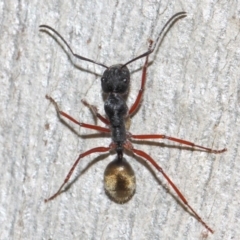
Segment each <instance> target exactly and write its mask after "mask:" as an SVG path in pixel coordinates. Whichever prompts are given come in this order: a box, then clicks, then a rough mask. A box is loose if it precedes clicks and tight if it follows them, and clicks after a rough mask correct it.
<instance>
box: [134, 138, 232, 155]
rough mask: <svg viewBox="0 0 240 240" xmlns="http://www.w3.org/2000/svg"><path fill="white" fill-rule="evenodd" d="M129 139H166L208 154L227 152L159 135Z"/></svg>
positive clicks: (224, 149)
mask: <svg viewBox="0 0 240 240" xmlns="http://www.w3.org/2000/svg"><path fill="white" fill-rule="evenodd" d="M130 138H134V139H159V138H161V139H168V140H170V141H173V142H178V143H180V144H185V145H188V146H191V147H194V148H200V149H204V150H205V151H206V152H210V153H223V152H225V151H227V149H226V148H223V149H221V150H215V149H211V148H207V147H203V146H199V145H196V144H195V143H192V142H189V141H186V140H184V139H179V138H174V137H170V136H166V135H159V134H150V135H130Z"/></svg>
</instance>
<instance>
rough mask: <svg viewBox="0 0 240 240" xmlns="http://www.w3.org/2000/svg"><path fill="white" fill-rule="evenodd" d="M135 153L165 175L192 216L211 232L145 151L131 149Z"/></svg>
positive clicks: (164, 174)
mask: <svg viewBox="0 0 240 240" xmlns="http://www.w3.org/2000/svg"><path fill="white" fill-rule="evenodd" d="M131 150H132V151H133V152H134V153H135V154H137V155H139V156H141V157H143V158H144V159H146V160H147V161H149V162H150V163H151V164H152V165H153V166H154V167H155V168H156V169H157V170H158V171H159V172H160V173H162V175H163V176H164V177H165V179H166V180H167V181H168V183H169V184H170V185H171V186H172V188H173V189H174V191H175V192H176V193H177V195H178V197H179V198H180V199H181V200H182V201H183V203H184V204H185V205H186V206H187V207H188V208H189V209H190V210H191V211H192V213H193V214H194V216H195V217H196V218H197V220H198V221H199V222H200V223H202V224H203V226H204V227H205V228H206V229H208V230H209V231H210V232H211V233H213V230H212V229H211V228H210V227H209V226H208V225H207V224H206V223H205V222H204V221H203V220H202V218H201V217H200V216H199V215H198V214H197V213H196V212H195V211H194V210H193V208H192V207H191V206H190V205H189V204H188V202H187V200H186V199H185V197H184V196H183V194H182V193H181V192H180V190H179V189H178V188H177V186H176V185H175V184H174V183H173V182H172V180H171V179H170V178H169V177H168V176H167V174H166V173H165V172H164V171H163V170H162V168H161V167H160V166H159V165H158V164H157V163H156V162H155V161H154V160H153V159H152V158H151V157H150V156H149V155H148V154H147V153H145V152H143V151H141V150H137V149H134V148H133V149H131Z"/></svg>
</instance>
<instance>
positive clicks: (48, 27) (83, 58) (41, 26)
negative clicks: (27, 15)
mask: <svg viewBox="0 0 240 240" xmlns="http://www.w3.org/2000/svg"><path fill="white" fill-rule="evenodd" d="M39 28H47V29H50V30H51V31H53V32H54V33H55V34H56V35H57V36H58V37H59V38H60V39H61V40H62V41H63V42H64V43H65V45H66V46H67V47H68V49H69V50H70V52H71V53H72V55H73V56H74V57H76V58H79V59H81V60H84V61H88V62H91V63H95V64H97V65H100V66H102V67H105V68H108V67H107V66H106V65H104V64H102V63H99V62H95V61H93V60H91V59H89V58H85V57H83V56H80V55H78V54H76V53H74V52H73V50H72V49H71V47H70V46H69V44H68V43H67V41H65V39H64V38H63V37H62V36H61V35H60V34H59V33H58V32H57V31H56V30H55V29H53V28H51V27H50V26H48V25H40V26H39Z"/></svg>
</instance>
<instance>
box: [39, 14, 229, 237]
mask: <svg viewBox="0 0 240 240" xmlns="http://www.w3.org/2000/svg"><path fill="white" fill-rule="evenodd" d="M186 16H187V14H186V12H178V13H176V14H174V15H173V16H172V17H171V18H170V19H169V20H168V21H167V22H166V24H165V25H164V26H163V28H162V30H161V31H160V33H159V35H158V37H157V39H156V41H155V43H154V44H153V41H152V40H150V41H149V47H148V50H147V51H146V52H145V53H143V54H141V55H139V56H138V57H135V58H133V59H132V60H130V61H128V62H127V63H125V64H117V65H113V66H110V67H108V66H106V65H104V64H102V63H99V62H96V61H93V60H91V59H88V58H85V57H83V56H80V55H78V54H75V53H74V52H73V50H72V49H71V48H70V46H69V44H68V43H67V42H66V41H65V40H64V38H63V37H62V36H61V35H60V34H59V33H58V32H57V31H56V30H54V29H53V28H51V27H50V26H48V25H40V26H39V27H40V29H41V30H44V31H49V30H50V31H52V32H53V33H54V34H56V35H57V36H58V37H59V38H60V39H61V40H62V41H63V42H64V44H65V45H66V46H67V48H68V50H69V51H70V52H71V54H72V55H73V56H74V57H76V58H78V59H81V60H84V61H88V62H91V63H94V64H97V65H100V66H102V67H104V68H106V70H105V71H104V73H103V75H102V78H101V85H102V91H103V92H104V93H105V94H107V99H106V101H105V103H104V110H105V113H106V115H107V118H105V117H103V116H102V115H101V114H99V113H98V110H97V108H96V107H95V106H93V105H90V104H88V103H87V102H86V101H83V100H82V102H83V103H84V104H85V105H86V106H87V107H89V108H90V110H91V111H93V113H94V114H95V116H96V117H97V118H98V119H99V120H100V121H102V122H103V123H104V124H106V125H107V126H108V127H101V126H97V125H91V124H87V123H83V122H79V121H77V120H75V119H74V118H73V117H71V116H70V115H68V114H67V113H65V112H63V111H61V110H60V109H59V107H58V105H57V103H56V102H55V101H54V100H53V98H51V97H50V96H46V98H47V99H48V100H50V101H51V102H52V103H53V104H54V105H55V108H56V111H57V113H58V115H59V116H63V117H65V118H67V119H69V120H70V121H72V122H74V123H75V124H77V125H79V126H81V127H84V128H89V129H93V130H97V131H100V132H103V133H108V134H111V138H112V143H111V144H110V145H109V146H108V147H103V146H101V147H96V148H92V149H90V150H88V151H86V152H84V153H81V154H80V155H79V157H78V158H77V160H76V161H75V162H74V164H73V166H72V168H71V169H70V171H69V172H68V174H67V176H66V178H65V180H64V182H63V183H62V185H61V186H60V188H59V189H58V191H57V192H56V193H55V194H53V195H52V196H51V197H50V198H48V199H45V202H48V201H50V200H53V199H54V198H56V197H57V196H58V195H59V194H60V193H61V192H62V189H63V187H64V186H65V184H66V183H67V182H68V181H69V179H70V177H71V175H72V173H73V171H74V169H75V168H76V166H77V165H78V163H79V161H80V159H82V158H84V157H86V156H88V155H90V154H92V153H104V152H109V151H115V152H116V154H117V156H116V159H115V160H113V161H112V162H110V164H109V165H108V166H107V167H106V170H105V172H104V188H105V191H106V193H107V195H108V196H109V197H110V198H111V199H112V200H113V201H115V202H117V203H125V202H127V201H128V200H129V199H130V198H131V197H132V196H133V194H134V193H135V187H136V180H135V174H134V171H133V169H132V167H131V165H130V164H129V163H128V162H127V161H126V159H125V158H124V157H123V154H124V151H125V150H127V151H130V152H132V153H133V154H136V155H138V156H140V157H142V158H143V159H145V160H146V161H147V162H149V163H151V164H152V165H153V166H154V167H155V168H156V169H157V170H158V171H159V172H160V173H162V175H163V176H164V178H165V179H166V180H167V182H168V183H169V184H170V185H171V186H172V188H173V190H174V191H175V192H176V194H177V195H178V197H179V198H180V199H181V201H182V202H183V203H184V204H185V205H186V206H187V207H188V209H190V210H191V212H192V213H193V215H194V216H195V218H196V219H197V220H198V221H199V222H200V223H201V224H202V225H203V226H204V227H205V228H206V229H208V230H209V231H210V232H211V233H213V230H212V229H211V228H210V227H209V226H208V225H207V223H205V222H204V221H203V220H202V218H201V217H200V216H199V215H198V214H197V213H196V211H195V210H194V209H193V208H192V207H191V206H190V204H189V203H188V201H187V200H186V198H185V197H184V195H183V194H182V193H181V191H180V190H179V189H178V187H177V186H176V185H175V184H174V183H173V182H172V180H171V179H170V178H169V177H168V175H167V174H166V173H165V172H164V171H163V169H162V168H161V167H160V166H159V165H158V163H157V162H156V161H155V160H154V159H153V158H152V157H151V156H150V155H148V154H147V153H146V152H144V151H141V150H138V149H135V148H134V147H133V145H132V143H131V139H140V140H143V139H144V140H147V139H168V140H170V141H173V142H177V143H179V144H185V145H188V146H191V147H192V148H196V149H199V150H203V151H205V152H208V153H215V154H218V153H223V152H225V151H227V149H226V148H224V149H221V150H214V149H211V148H207V147H203V146H200V145H196V144H195V143H192V142H189V141H186V140H184V139H179V138H175V137H170V136H166V135H161V134H144V135H134V134H131V133H130V132H128V130H127V129H128V120H129V119H130V117H131V116H132V115H133V113H134V112H135V111H136V110H137V109H138V108H139V106H140V103H141V99H142V95H143V91H144V87H145V82H146V74H147V67H148V56H149V55H150V54H151V53H152V52H153V51H154V50H155V48H156V46H157V43H158V42H159V39H160V36H163V37H164V36H165V34H166V32H167V31H168V30H169V29H170V27H171V26H172V25H173V24H174V23H175V22H176V21H177V20H179V19H181V18H184V17H186ZM167 27H168V28H167ZM165 30H166V31H165ZM164 31H165V32H164ZM143 57H145V58H146V60H145V63H144V66H143V69H142V80H141V88H140V90H139V93H138V95H137V98H136V100H135V102H134V103H133V105H132V106H131V108H130V109H129V110H128V107H127V105H126V101H125V100H124V98H123V96H124V95H126V93H127V92H128V90H129V85H130V72H129V70H128V68H127V65H128V64H130V63H132V62H134V61H136V60H138V59H140V58H143Z"/></svg>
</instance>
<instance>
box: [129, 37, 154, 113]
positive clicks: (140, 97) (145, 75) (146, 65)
mask: <svg viewBox="0 0 240 240" xmlns="http://www.w3.org/2000/svg"><path fill="white" fill-rule="evenodd" d="M152 44H153V41H152V40H150V45H149V48H148V49H149V50H150V49H151V47H152ZM147 67H148V55H147V56H146V60H145V63H144V66H143V71H142V83H141V88H140V90H139V92H138V96H137V98H136V100H135V102H134V104H133V105H132V106H131V108H130V110H129V113H128V114H129V115H132V114H133V113H134V112H135V111H136V110H137V109H138V107H139V105H140V102H141V99H142V95H143V91H144V87H145V83H146V78H147Z"/></svg>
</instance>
